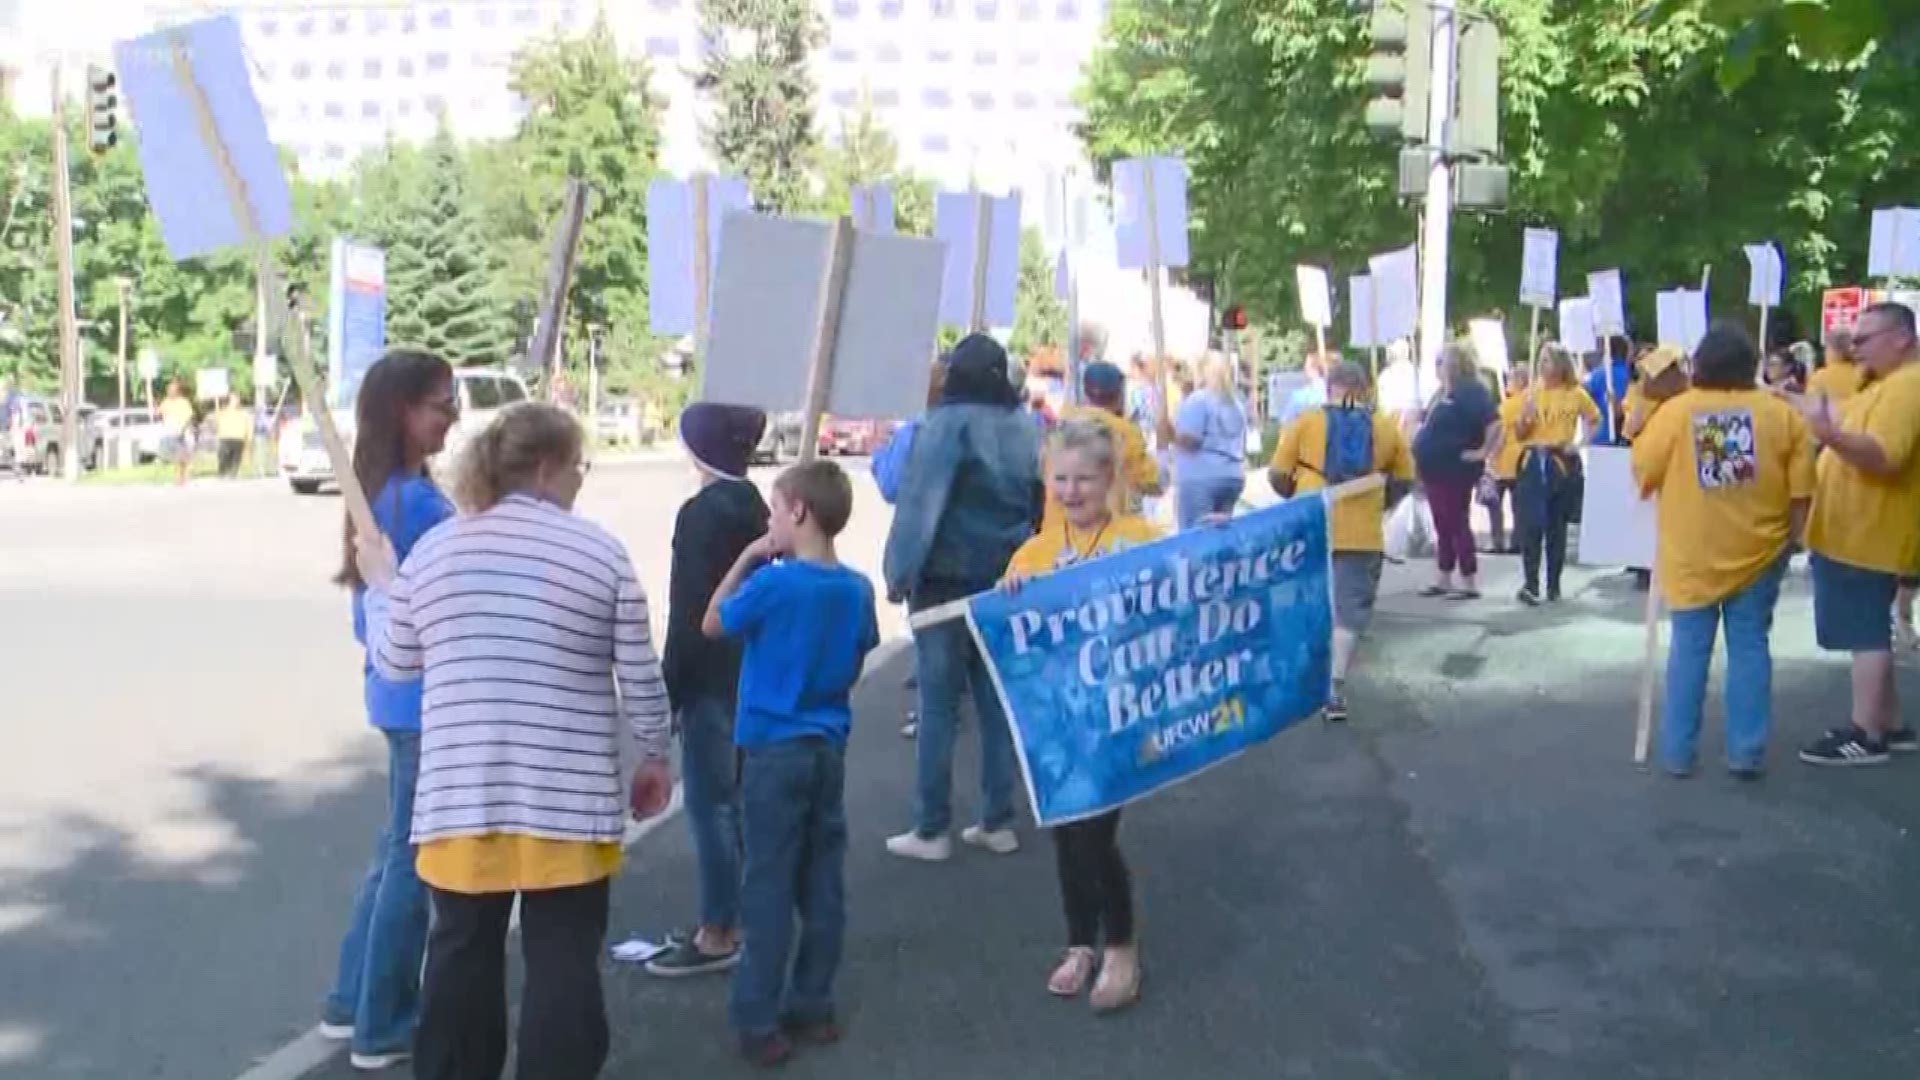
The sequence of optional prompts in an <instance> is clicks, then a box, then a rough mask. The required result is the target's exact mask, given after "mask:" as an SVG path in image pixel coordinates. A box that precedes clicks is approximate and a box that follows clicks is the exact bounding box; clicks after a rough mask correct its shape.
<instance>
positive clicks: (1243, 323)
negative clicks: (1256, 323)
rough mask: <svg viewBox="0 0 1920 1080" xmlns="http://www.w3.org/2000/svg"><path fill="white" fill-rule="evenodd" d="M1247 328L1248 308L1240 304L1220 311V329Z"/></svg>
mask: <svg viewBox="0 0 1920 1080" xmlns="http://www.w3.org/2000/svg"><path fill="white" fill-rule="evenodd" d="M1246 328H1247V309H1246V308H1244V307H1242V306H1241V305H1239V304H1234V305H1233V306H1231V307H1229V308H1227V309H1226V310H1225V311H1222V312H1221V313H1220V329H1222V330H1245V329H1246Z"/></svg>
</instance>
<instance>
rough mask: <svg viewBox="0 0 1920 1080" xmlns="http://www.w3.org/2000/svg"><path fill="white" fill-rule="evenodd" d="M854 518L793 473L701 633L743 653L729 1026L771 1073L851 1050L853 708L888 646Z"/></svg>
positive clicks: (808, 473) (838, 492)
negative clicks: (841, 986) (846, 990)
mask: <svg viewBox="0 0 1920 1080" xmlns="http://www.w3.org/2000/svg"><path fill="white" fill-rule="evenodd" d="M852 513H853V485H851V484H850V483H848V482H847V474H846V473H844V472H842V471H841V470H840V467H839V466H838V465H835V464H834V463H832V462H830V461H810V462H805V463H802V464H800V465H795V466H794V467H793V468H791V469H788V470H787V471H786V472H784V473H782V474H781V475H780V479H778V480H776V481H774V485H773V502H772V514H771V516H770V518H769V520H768V523H767V535H766V536H764V537H762V538H761V539H759V540H757V541H755V542H754V543H753V544H751V545H749V546H748V547H747V549H746V550H745V551H744V552H742V553H741V555H740V558H739V560H738V561H737V562H735V563H734V564H733V569H732V570H729V571H728V572H727V576H726V578H725V579H724V580H722V581H721V582H720V587H719V588H718V589H716V590H715V591H714V594H713V603H712V604H711V605H710V606H709V607H708V608H707V615H706V619H705V620H704V621H703V622H702V624H701V629H702V630H703V631H704V632H705V633H706V635H707V636H708V637H714V638H717V637H722V636H726V637H735V638H739V639H740V640H741V642H742V644H743V645H744V647H745V652H744V657H743V659H742V661H741V667H740V706H739V708H740V711H739V714H738V717H737V719H736V720H735V723H734V743H735V744H736V745H737V746H739V747H740V751H741V771H740V796H741V805H742V813H743V822H742V824H743V830H742V831H743V832H744V833H745V836H746V849H747V850H746V869H745V872H744V875H743V880H742V882H741V887H740V922H741V929H742V931H743V933H744V937H745V943H744V952H743V955H742V956H741V960H740V965H739V966H738V967H737V968H735V969H734V973H733V988H732V995H731V1000H730V1002H729V1003H728V1013H729V1015H730V1018H731V1020H732V1022H733V1026H734V1028H735V1030H736V1031H738V1032H739V1036H740V1047H741V1051H742V1053H743V1054H745V1056H746V1057H747V1059H748V1060H749V1061H752V1062H754V1063H755V1064H759V1065H777V1064H779V1063H780V1062H782V1061H785V1060H786V1059H787V1058H788V1057H789V1056H791V1055H792V1053H793V1041H792V1040H794V1039H798V1040H801V1041H804V1042H810V1043H815V1044H823V1043H831V1042H834V1041H837V1040H838V1039H839V1038H840V1029H839V1027H838V1026H837V1024H836V1022H835V1020H834V1009H833V978H834V975H835V973H836V972H837V971H838V970H839V967H840V953H841V948H842V944H843V939H844V936H845V931H846V921H847V916H846V885H845V864H846V854H847V814H846V806H845V798H844V794H845V786H846V745H847V732H848V730H849V728H851V727H852V724H853V711H852V708H851V706H850V704H849V702H848V695H849V694H850V693H851V692H852V690H853V684H854V683H855V682H857V681H858V680H859V678H860V668H861V665H862V664H863V663H864V662H865V660H866V655H867V653H868V652H870V651H872V649H873V647H874V646H876V645H878V644H879V643H880V632H879V627H878V625H877V623H876V622H875V619H874V606H873V586H872V585H871V584H869V583H868V581H867V579H866V578H865V577H864V576H862V575H861V574H859V573H858V572H856V571H854V570H851V569H848V568H847V567H845V566H842V565H841V564H840V561H839V559H838V558H837V557H835V555H834V546H833V540H834V537H836V536H838V535H839V534H840V530H841V529H844V528H845V527H846V524H847V518H848V517H849V516H851V515H852ZM768 560H778V561H775V562H771V563H769V561H768ZM796 911H797V912H798V913H799V916H800V933H799V938H800V941H799V955H798V956H797V957H794V958H793V966H792V971H793V977H792V979H791V980H789V979H788V977H787V971H788V965H787V961H788V954H789V952H790V947H791V946H792V944H793V937H794V914H795V912H796Z"/></svg>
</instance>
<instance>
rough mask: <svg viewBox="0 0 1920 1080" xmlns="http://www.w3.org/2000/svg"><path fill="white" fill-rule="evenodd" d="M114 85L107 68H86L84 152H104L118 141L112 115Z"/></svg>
mask: <svg viewBox="0 0 1920 1080" xmlns="http://www.w3.org/2000/svg"><path fill="white" fill-rule="evenodd" d="M118 84H119V80H118V79H116V78H114V75H113V72H112V71H110V70H108V69H107V68H103V67H100V66H99V65H97V64H89V65H88V66H87V149H89V150H91V151H93V152H94V153H96V154H104V153H106V152H107V151H109V150H111V149H113V145H114V144H115V143H117V142H119V141H120V133H119V131H118V130H117V128H118V127H119V124H120V121H119V118H118V117H117V116H116V115H115V113H116V111H117V110H118V108H119V105H120V97H119V95H118V94H115V93H114V88H115V87H116V86H117V85H118Z"/></svg>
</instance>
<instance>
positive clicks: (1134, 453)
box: [1040, 360, 1166, 532]
mask: <svg viewBox="0 0 1920 1080" xmlns="http://www.w3.org/2000/svg"><path fill="white" fill-rule="evenodd" d="M1080 388H1081V390H1082V391H1083V396H1084V397H1085V398H1086V404H1084V405H1069V406H1067V407H1066V408H1065V409H1063V410H1061V413H1060V422H1061V423H1063V424H1064V423H1067V422H1069V421H1073V420H1092V421H1094V422H1096V423H1098V424H1100V425H1101V426H1102V427H1105V428H1106V429H1107V431H1108V432H1110V433H1111V434H1112V435H1113V439H1114V443H1115V444H1116V445H1117V446H1119V447H1120V475H1119V483H1118V484H1117V485H1116V488H1117V490H1118V492H1119V495H1118V499H1119V503H1120V505H1119V509H1121V510H1123V511H1125V512H1126V513H1130V514H1132V513H1138V512H1139V509H1140V500H1141V498H1142V497H1144V496H1147V495H1158V494H1160V493H1161V492H1162V491H1164V490H1166V483H1165V481H1164V480H1163V479H1162V478H1161V475H1160V465H1159V463H1158V462H1156V461H1154V459H1153V455H1152V454H1151V453H1149V452H1148V451H1147V437H1146V435H1145V434H1143V433H1142V432H1141V430H1140V426H1139V425H1138V424H1135V423H1134V422H1133V421H1131V420H1129V419H1127V417H1126V410H1127V377H1126V376H1125V375H1123V374H1121V371H1120V369H1119V368H1118V367H1116V366H1114V365H1113V364H1109V363H1107V362H1106V361H1105V360H1096V361H1094V362H1093V363H1091V364H1088V365H1087V367H1086V370H1085V371H1084V372H1082V373H1081V375H1080ZM1163 413H1164V410H1163ZM1063 520H1065V519H1064V518H1063V517H1062V516H1061V511H1060V500H1058V499H1056V498H1054V497H1053V493H1052V492H1051V491H1049V492H1048V493H1047V507H1046V512H1045V514H1044V515H1043V516H1042V518H1041V522H1040V530H1041V531H1042V532H1058V531H1059V530H1060V527H1061V526H1060V523H1061V522H1062V521H1063Z"/></svg>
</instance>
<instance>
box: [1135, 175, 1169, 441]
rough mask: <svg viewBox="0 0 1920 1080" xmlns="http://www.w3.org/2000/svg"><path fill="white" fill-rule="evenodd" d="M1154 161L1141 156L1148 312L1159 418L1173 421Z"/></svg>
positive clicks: (1163, 420) (1165, 421)
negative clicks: (1161, 304) (1161, 301)
mask: <svg viewBox="0 0 1920 1080" xmlns="http://www.w3.org/2000/svg"><path fill="white" fill-rule="evenodd" d="M1153 160H1154V159H1152V158H1150V157H1147V158H1141V159H1140V193H1141V195H1142V196H1143V197H1144V198H1145V200H1146V204H1147V205H1146V211H1147V297H1148V302H1149V306H1148V308H1147V315H1148V318H1149V319H1150V320H1152V323H1151V325H1152V330H1153V372H1154V382H1155V383H1156V384H1158V385H1159V388H1160V394H1161V398H1160V413H1161V415H1160V420H1161V421H1162V422H1163V423H1166V424H1171V423H1172V422H1173V417H1172V416H1171V415H1169V410H1170V409H1171V408H1172V407H1173V385H1172V382H1171V379H1172V375H1173V373H1172V372H1171V371H1170V370H1169V369H1168V367H1167V327H1166V321H1165V318H1164V316H1163V315H1162V313H1161V306H1160V206H1159V200H1158V198H1157V196H1156V195H1155V194H1154V190H1153Z"/></svg>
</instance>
